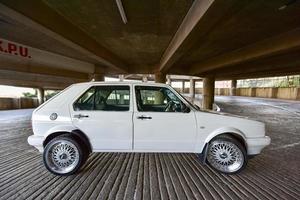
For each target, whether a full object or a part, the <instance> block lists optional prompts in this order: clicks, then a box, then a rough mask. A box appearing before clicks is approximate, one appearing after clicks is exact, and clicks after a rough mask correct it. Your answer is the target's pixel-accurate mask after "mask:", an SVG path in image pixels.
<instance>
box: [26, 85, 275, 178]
mask: <svg viewBox="0 0 300 200" xmlns="http://www.w3.org/2000/svg"><path fill="white" fill-rule="evenodd" d="M32 128H33V132H34V135H32V136H30V137H29V138H28V143H29V144H30V145H32V146H34V147H36V148H37V149H38V150H39V151H40V152H44V151H45V149H47V145H48V143H49V142H51V141H52V140H54V139H55V138H57V137H61V138H62V139H61V140H60V141H59V142H60V143H59V142H58V143H56V144H55V145H56V146H55V147H51V148H58V146H59V144H60V146H59V148H62V145H61V144H62V143H61V142H62V141H63V140H64V138H66V137H73V139H74V141H77V143H78V144H77V143H76V145H78V146H81V147H80V148H81V149H83V150H84V151H86V153H85V154H88V153H90V152H174V153H176V152H178V153H179V152H180V153H182V152H185V153H197V154H199V155H201V159H202V161H203V162H204V163H205V162H206V161H207V159H209V157H207V156H209V154H208V153H207V152H209V148H211V151H213V150H212V148H213V147H210V146H209V145H212V141H215V140H216V138H217V139H219V140H218V141H223V140H222V138H223V139H224V136H225V139H224V140H225V141H226V140H229V141H228V142H232V141H233V140H234V141H233V143H239V144H238V146H242V147H241V148H242V149H243V151H244V152H239V154H245V155H244V156H243V162H246V161H247V157H248V156H253V155H257V154H259V153H260V152H261V150H262V149H263V148H264V147H265V146H267V145H268V144H270V138H269V137H268V136H265V125H264V123H262V122H258V121H253V120H250V119H247V118H242V117H237V116H231V115H228V114H224V113H219V112H210V111H204V110H199V109H197V107H195V106H193V105H192V104H191V103H189V102H188V101H187V100H186V99H185V98H184V97H183V96H181V95H180V94H179V93H178V92H176V91H175V90H174V89H173V88H172V87H171V86H169V85H166V84H156V83H155V84H154V83H153V84H152V83H133V82H86V83H78V84H74V85H71V86H70V87H68V88H66V89H65V90H63V91H62V92H60V93H59V94H57V95H56V96H54V97H53V98H51V99H50V100H48V101H47V102H45V103H44V104H42V105H41V106H39V107H38V108H37V109H35V110H34V112H33V115H32ZM62 135H63V136H64V138H63V137H62ZM220 137H221V139H220ZM71 143H72V141H71ZM215 143H216V142H215ZM228 144H229V143H228ZM53 145H54V144H53ZM76 145H75V146H76ZM214 145H219V146H221V145H220V144H219V143H216V144H214ZM65 146H67V145H65ZM73 147H74V146H73ZM49 148H50V147H49ZM228 148H229V150H232V149H230V148H231V146H230V147H229V146H228ZM52 150H53V149H52ZM221 150H222V147H221ZM221 150H220V149H219V150H218V151H221ZM48 151H50V150H49V149H48ZM214 151H215V150H214ZM61 152H63V151H62V150H61V151H60V153H59V155H56V156H58V157H57V158H56V159H60V157H59V156H61V157H62V158H64V157H67V156H68V155H69V154H68V155H65V154H63V153H61ZM72 152H73V151H72ZM228 152H229V151H228ZM47 153H48V154H47V155H45V152H44V161H45V160H46V161H47V159H48V161H49V162H51V163H52V165H54V164H55V165H56V164H57V163H55V162H56V161H55V160H54V161H53V159H54V158H51V155H49V152H47ZM73 153H74V152H73ZM76 153H77V154H78V153H80V152H76ZM221 154H222V153H221V152H219V154H218V155H221ZM225 155H227V154H225V153H224V155H223V156H225ZM45 156H46V157H45ZM49 156H50V158H48V157H49ZM69 156H70V155H69ZM52 157H53V155H52ZM73 157H74V156H73ZM85 157H87V156H85ZM218 158H219V157H218ZM49 159H50V160H49ZM211 159H212V158H211ZM219 159H220V158H219ZM53 162H54V164H53ZM57 162H58V161H57ZM70 162H71V161H70ZM45 164H46V167H47V162H46V163H45ZM48 164H49V163H48ZM209 164H210V165H211V166H212V163H209ZM243 164H244V163H243ZM47 168H48V169H49V170H50V171H51V172H53V173H55V174H59V175H68V174H71V173H73V172H74V170H73V171H72V170H71V171H68V170H65V171H62V172H61V171H55V170H51V167H49V166H48V167H47ZM53 168H55V166H54V167H53ZM213 168H216V167H215V166H213ZM241 169H242V166H240V168H239V169H237V170H236V169H234V170H232V169H231V170H229V171H228V170H222V169H221V170H220V169H217V170H219V171H221V172H224V173H235V172H238V171H239V170H241ZM76 170H78V169H76ZM76 170H75V171H76Z"/></svg>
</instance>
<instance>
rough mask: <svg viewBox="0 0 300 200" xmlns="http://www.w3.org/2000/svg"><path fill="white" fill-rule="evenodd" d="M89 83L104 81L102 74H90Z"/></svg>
mask: <svg viewBox="0 0 300 200" xmlns="http://www.w3.org/2000/svg"><path fill="white" fill-rule="evenodd" d="M90 81H104V74H90Z"/></svg>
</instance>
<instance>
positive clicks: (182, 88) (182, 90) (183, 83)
mask: <svg viewBox="0 0 300 200" xmlns="http://www.w3.org/2000/svg"><path fill="white" fill-rule="evenodd" d="M184 89H185V81H182V85H181V93H184Z"/></svg>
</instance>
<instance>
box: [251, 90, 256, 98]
mask: <svg viewBox="0 0 300 200" xmlns="http://www.w3.org/2000/svg"><path fill="white" fill-rule="evenodd" d="M250 97H256V88H250Z"/></svg>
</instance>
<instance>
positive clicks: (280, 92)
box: [175, 87, 300, 100]
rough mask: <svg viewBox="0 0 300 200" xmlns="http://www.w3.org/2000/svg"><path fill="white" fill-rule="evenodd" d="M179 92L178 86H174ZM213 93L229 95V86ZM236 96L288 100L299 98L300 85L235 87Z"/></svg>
mask: <svg viewBox="0 0 300 200" xmlns="http://www.w3.org/2000/svg"><path fill="white" fill-rule="evenodd" d="M175 89H176V90H177V91H179V92H181V89H180V88H175ZM184 92H185V93H189V88H185V91H184ZM196 94H202V88H196ZM215 95H224V96H229V95H230V88H215ZM236 95H237V96H246V97H263V98H277V99H288V100H300V87H298V88H296V87H295V88H269V87H267V88H237V89H236Z"/></svg>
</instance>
